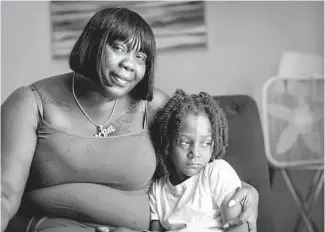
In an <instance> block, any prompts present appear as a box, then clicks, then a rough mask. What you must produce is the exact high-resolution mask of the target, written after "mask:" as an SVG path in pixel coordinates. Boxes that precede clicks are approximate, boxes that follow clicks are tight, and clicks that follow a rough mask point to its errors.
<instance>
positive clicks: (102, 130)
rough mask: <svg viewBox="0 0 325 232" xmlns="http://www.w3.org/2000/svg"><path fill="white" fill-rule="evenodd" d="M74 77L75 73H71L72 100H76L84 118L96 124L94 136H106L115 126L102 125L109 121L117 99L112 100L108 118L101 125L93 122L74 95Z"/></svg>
mask: <svg viewBox="0 0 325 232" xmlns="http://www.w3.org/2000/svg"><path fill="white" fill-rule="evenodd" d="M74 77H75V73H73V77H72V95H73V98H74V100H75V101H76V103H77V105H78V106H79V108H80V110H81V112H82V113H83V114H84V115H85V116H86V118H87V119H88V120H89V121H90V122H91V123H92V124H94V125H95V126H96V128H97V133H96V134H95V135H94V136H95V137H101V138H103V137H108V135H109V134H112V133H114V132H115V127H114V126H113V125H110V126H109V127H107V128H104V126H105V125H106V124H108V123H109V121H110V120H111V118H112V116H113V114H114V111H115V108H116V105H117V102H118V99H115V102H114V105H113V109H112V112H111V114H110V115H109V118H108V119H107V121H106V122H105V123H104V124H102V125H98V124H97V123H95V122H94V121H93V120H92V119H91V118H90V117H89V116H88V114H87V113H86V111H85V110H84V109H83V108H82V106H81V104H80V102H79V101H78V98H77V96H76V93H75V89H74Z"/></svg>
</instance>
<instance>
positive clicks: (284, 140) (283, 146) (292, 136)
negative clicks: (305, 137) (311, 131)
mask: <svg viewBox="0 0 325 232" xmlns="http://www.w3.org/2000/svg"><path fill="white" fill-rule="evenodd" d="M297 138H298V133H297V131H296V130H295V129H294V128H293V126H292V125H291V124H289V125H288V126H287V127H286V128H285V129H284V130H283V131H282V134H281V135H280V138H279V141H278V144H277V146H276V153H277V154H278V155H281V154H282V153H284V152H286V151H288V150H289V149H290V148H291V147H292V145H293V144H294V142H295V141H296V140H297Z"/></svg>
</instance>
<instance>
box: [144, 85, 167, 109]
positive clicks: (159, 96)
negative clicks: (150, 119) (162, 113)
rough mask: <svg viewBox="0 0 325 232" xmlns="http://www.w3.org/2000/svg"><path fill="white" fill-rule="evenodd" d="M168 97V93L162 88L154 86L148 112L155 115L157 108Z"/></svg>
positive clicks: (162, 105)
mask: <svg viewBox="0 0 325 232" xmlns="http://www.w3.org/2000/svg"><path fill="white" fill-rule="evenodd" d="M169 98H170V97H169V95H168V94H166V93H165V92H164V91H163V90H161V89H158V88H154V90H153V98H152V101H151V102H149V113H150V114H151V115H155V114H156V112H157V111H158V110H160V109H161V108H163V107H164V106H165V104H166V103H167V101H168V100H169Z"/></svg>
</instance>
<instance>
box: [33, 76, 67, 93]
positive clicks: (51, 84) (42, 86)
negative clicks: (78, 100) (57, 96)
mask: <svg viewBox="0 0 325 232" xmlns="http://www.w3.org/2000/svg"><path fill="white" fill-rule="evenodd" d="M70 77H71V73H64V74H59V75H55V76H50V77H46V78H43V79H41V80H38V81H36V82H34V83H32V84H31V85H32V86H33V87H35V88H36V89H37V90H40V91H42V92H49V93H50V92H57V91H58V90H63V89H65V88H67V87H68V82H69V80H70V79H71V78H70ZM59 92H61V91H59Z"/></svg>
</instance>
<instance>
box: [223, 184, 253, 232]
mask: <svg viewBox="0 0 325 232" xmlns="http://www.w3.org/2000/svg"><path fill="white" fill-rule="evenodd" d="M258 198H259V196H258V192H257V191H256V189H255V188H254V187H253V186H251V185H249V184H247V183H246V182H243V181H242V187H241V188H240V189H238V190H237V192H235V194H234V195H233V196H232V197H231V199H229V201H225V202H226V203H227V204H226V205H228V207H230V205H232V203H233V202H234V203H237V204H238V203H239V204H240V206H241V207H242V212H241V213H240V215H239V216H238V217H235V218H233V219H230V220H228V221H226V222H225V223H224V228H228V227H234V226H238V225H241V224H248V228H249V231H250V232H257V228H256V221H257V214H258ZM229 204H230V205H229Z"/></svg>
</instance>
